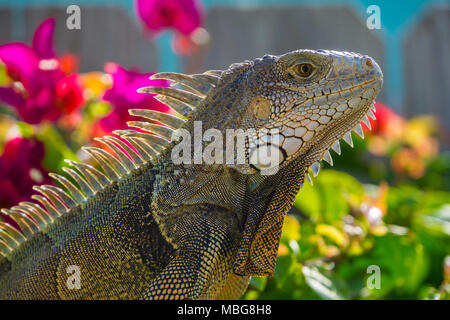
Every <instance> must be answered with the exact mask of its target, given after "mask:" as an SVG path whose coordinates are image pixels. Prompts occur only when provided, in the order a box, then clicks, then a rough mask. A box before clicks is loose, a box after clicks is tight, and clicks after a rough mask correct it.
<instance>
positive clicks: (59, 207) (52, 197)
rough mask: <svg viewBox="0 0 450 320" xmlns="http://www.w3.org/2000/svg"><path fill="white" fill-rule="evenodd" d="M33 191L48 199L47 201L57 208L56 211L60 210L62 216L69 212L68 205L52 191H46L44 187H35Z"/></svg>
mask: <svg viewBox="0 0 450 320" xmlns="http://www.w3.org/2000/svg"><path fill="white" fill-rule="evenodd" d="M33 190H35V191H37V192H40V193H41V194H42V195H43V196H44V197H47V199H49V200H50V201H51V202H52V204H53V205H54V206H55V207H56V210H58V212H59V213H60V214H63V213H64V212H67V211H68V207H66V205H65V204H64V203H63V202H62V201H61V200H60V199H59V198H58V197H56V196H55V195H54V194H53V193H52V192H51V191H50V190H48V189H47V190H46V189H44V188H43V187H42V186H33Z"/></svg>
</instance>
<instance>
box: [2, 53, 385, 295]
mask: <svg viewBox="0 0 450 320" xmlns="http://www.w3.org/2000/svg"><path fill="white" fill-rule="evenodd" d="M382 77H383V76H382V72H381V70H380V68H379V66H378V65H377V64H376V63H375V61H374V60H373V59H372V58H370V57H368V56H363V55H359V54H355V53H349V52H337V51H328V50H317V51H315V50H298V51H293V52H290V53H287V54H284V55H281V56H270V55H266V56H264V57H263V58H260V59H255V60H253V61H246V62H244V63H239V64H233V65H231V66H230V67H229V69H227V70H224V71H218V70H212V71H207V72H205V73H203V74H198V75H191V76H188V75H183V74H177V73H160V74H156V75H154V78H165V79H169V80H172V81H174V83H176V86H175V87H171V88H163V87H149V88H143V89H142V90H141V91H143V92H149V93H157V94H159V95H158V96H157V98H158V99H160V100H161V101H162V102H164V103H167V104H168V105H170V106H171V107H172V108H173V109H174V110H175V111H177V112H178V113H179V114H181V115H183V116H186V117H187V119H185V118H183V117H175V116H173V115H168V114H162V113H158V112H156V111H150V110H131V111H130V112H131V114H133V115H136V116H140V117H143V118H147V119H150V120H151V121H149V122H142V121H134V122H131V123H129V124H130V126H132V127H137V128H140V129H142V130H143V131H139V132H138V131H135V130H123V131H117V132H115V133H116V134H118V135H120V136H121V137H122V138H123V139H124V140H125V141H127V142H128V143H129V144H126V143H124V142H123V140H120V139H118V138H116V137H109V136H108V137H104V138H102V139H99V141H102V142H103V143H105V144H106V145H107V146H108V147H109V148H110V149H112V150H113V151H114V153H115V154H114V155H113V154H110V153H108V152H106V151H104V150H103V149H100V148H94V147H87V148H84V150H85V151H86V152H88V153H89V154H90V155H91V156H92V157H93V158H94V159H96V160H97V162H98V164H99V167H100V168H101V169H100V170H97V169H95V168H94V167H92V166H90V165H87V164H82V163H75V162H72V163H71V165H72V169H70V168H65V170H66V172H67V173H68V174H69V175H70V176H71V180H72V181H75V182H76V183H72V182H71V181H70V180H68V179H67V178H65V177H63V176H60V175H53V177H54V178H55V179H56V180H57V181H58V182H59V184H60V185H61V186H62V187H64V189H66V190H63V189H62V188H58V187H55V186H40V187H35V189H36V190H37V191H38V192H40V193H41V194H42V195H41V196H39V195H35V196H33V198H34V199H35V200H37V202H39V203H40V205H38V204H36V203H32V202H22V203H20V204H19V205H18V206H15V207H13V208H11V209H9V210H3V213H5V214H7V215H9V216H10V217H11V218H12V219H14V220H15V221H16V222H17V223H18V225H19V226H20V228H21V231H20V232H19V231H17V230H16V229H14V228H13V227H12V226H10V225H7V224H5V223H0V298H2V299H30V298H31V299H61V298H62V299H122V298H123V299H183V298H189V299H210V298H216V299H221V298H222V299H230V298H238V297H239V296H241V295H242V294H243V292H244V291H245V290H246V288H247V285H248V282H249V279H250V276H268V275H271V274H272V273H273V271H274V267H275V262H276V257H277V248H278V244H279V240H280V234H281V228H282V223H283V218H284V215H285V214H286V212H287V211H288V210H289V209H290V207H291V206H292V203H293V200H294V198H295V195H296V194H297V192H298V191H299V189H300V187H301V185H302V183H303V181H304V178H305V176H306V177H307V178H308V177H309V175H308V169H309V168H310V167H311V168H312V170H313V172H314V174H317V172H318V170H319V168H320V167H319V164H318V162H319V161H320V160H326V161H327V162H329V163H332V159H331V155H330V152H329V151H328V150H329V149H333V150H334V151H335V152H337V153H340V146H339V139H341V138H343V139H344V140H345V141H346V142H348V143H350V144H351V143H352V140H351V133H350V132H351V131H352V130H354V131H355V132H356V133H358V134H359V135H362V128H361V124H360V122H361V121H363V122H365V123H366V124H367V125H368V126H370V124H369V122H368V119H367V116H366V114H368V115H369V116H372V117H373V113H372V110H371V108H372V109H373V108H374V107H373V102H374V99H375V97H376V95H377V94H378V92H379V91H380V89H381V87H382V82H383V80H382ZM155 120H156V121H159V122H161V123H164V124H166V125H167V126H159V125H157V124H156V122H155ZM195 121H201V123H202V128H203V130H204V131H205V130H207V129H209V128H216V129H219V130H220V131H221V132H222V133H224V134H225V131H226V130H227V129H239V128H240V129H243V130H248V129H254V130H255V132H256V133H255V136H254V137H252V138H251V139H249V140H247V143H246V151H245V158H246V163H244V164H240V165H233V164H205V163H202V164H183V163H182V164H175V163H174V162H173V161H172V158H171V156H172V152H171V151H172V150H173V149H174V148H175V146H176V145H178V143H180V141H181V140H173V141H170V142H169V140H170V139H171V137H172V134H173V132H174V129H177V128H180V127H182V128H184V129H186V130H188V131H189V132H190V133H192V134H193V133H194V123H195ZM272 129H277V130H278V134H277V135H278V137H277V138H278V143H277V144H272V145H270V148H271V149H273V150H275V152H277V153H278V155H279V157H280V161H281V162H280V163H279V167H277V168H278V171H277V172H276V173H274V174H271V175H263V174H261V170H264V169H266V167H265V163H259V162H258V160H255V159H254V158H253V155H252V154H253V152H255V150H257V149H258V146H259V145H260V144H261V142H262V141H264V139H267V136H268V135H270V131H271V130H272ZM143 132H148V133H143ZM130 145H131V146H133V147H134V149H133V148H130ZM273 150H272V151H273ZM71 266H72V267H71ZM73 266H76V268H78V271H79V276H80V278H79V279H78V280H80V287H79V288H73V286H72V287H71V286H70V285H68V279H69V277H70V276H71V272H70V270H73ZM71 268H72V269H71ZM68 272H69V273H68Z"/></svg>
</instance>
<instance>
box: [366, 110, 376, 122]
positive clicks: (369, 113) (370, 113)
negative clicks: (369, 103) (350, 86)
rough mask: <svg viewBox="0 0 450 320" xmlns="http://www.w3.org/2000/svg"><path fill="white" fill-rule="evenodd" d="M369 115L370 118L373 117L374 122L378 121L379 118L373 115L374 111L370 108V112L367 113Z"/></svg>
mask: <svg viewBox="0 0 450 320" xmlns="http://www.w3.org/2000/svg"><path fill="white" fill-rule="evenodd" d="M367 114H368V115H369V117H371V118H372V119H373V120H376V119H377V117H375V115H374V114H373V112H372V110H370V108H369V111H367Z"/></svg>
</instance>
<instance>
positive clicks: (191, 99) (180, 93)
mask: <svg viewBox="0 0 450 320" xmlns="http://www.w3.org/2000/svg"><path fill="white" fill-rule="evenodd" d="M137 92H139V93H153V94H160V95H163V96H168V97H172V98H174V99H177V100H180V101H182V102H184V103H187V104H188V105H190V106H197V105H198V104H199V103H200V102H201V101H202V100H203V97H201V96H199V95H196V94H194V93H191V92H189V91H185V90H181V89H175V88H168V87H143V88H139V89H138V90H137Z"/></svg>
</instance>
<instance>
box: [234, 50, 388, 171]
mask: <svg viewBox="0 0 450 320" xmlns="http://www.w3.org/2000/svg"><path fill="white" fill-rule="evenodd" d="M244 77H245V83H246V86H244V87H245V88H246V94H244V95H242V96H243V97H244V99H243V103H241V106H242V107H243V110H242V112H241V115H240V119H241V121H240V126H241V128H243V129H244V130H248V129H251V128H253V129H255V133H254V134H253V135H252V136H251V137H250V139H249V145H248V155H247V157H248V162H249V164H250V167H251V169H256V170H260V171H261V173H263V174H271V172H277V171H278V169H280V168H283V167H285V166H287V165H289V163H291V162H292V160H294V159H296V158H299V157H304V158H305V160H304V162H305V163H304V165H305V168H308V167H309V166H310V165H313V164H314V163H315V162H317V161H319V160H323V159H325V160H327V161H329V162H331V161H332V160H331V156H330V154H329V152H328V149H330V148H331V147H332V146H333V144H335V143H336V142H337V141H338V140H339V139H341V138H344V139H345V140H346V141H348V142H349V143H351V135H350V131H351V130H355V131H356V132H357V133H358V134H359V135H362V128H361V124H360V122H361V120H364V121H365V122H366V123H368V120H366V119H365V118H364V117H365V116H366V114H367V113H369V114H370V115H372V111H371V110H370V108H371V106H372V104H373V102H374V99H375V97H376V95H377V94H378V92H379V91H380V89H381V87H382V83H383V75H382V72H381V70H380V68H379V66H378V65H377V63H376V62H375V61H374V60H373V59H372V58H370V57H368V56H363V55H360V54H356V53H350V52H337V51H328V50H317V51H313V50H298V51H294V52H290V53H287V54H284V55H281V56H269V55H266V56H264V57H263V58H261V59H256V60H254V61H253V63H252V65H251V67H250V68H248V70H247V71H246V73H245V75H244ZM338 146H339V145H338V144H337V145H336V144H335V149H336V150H338V149H337V148H338ZM278 166H279V168H278ZM238 169H240V170H242V171H243V172H249V171H251V169H249V168H248V167H246V166H238ZM273 169H275V170H273ZM313 170H317V165H314V166H313Z"/></svg>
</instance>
